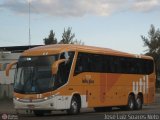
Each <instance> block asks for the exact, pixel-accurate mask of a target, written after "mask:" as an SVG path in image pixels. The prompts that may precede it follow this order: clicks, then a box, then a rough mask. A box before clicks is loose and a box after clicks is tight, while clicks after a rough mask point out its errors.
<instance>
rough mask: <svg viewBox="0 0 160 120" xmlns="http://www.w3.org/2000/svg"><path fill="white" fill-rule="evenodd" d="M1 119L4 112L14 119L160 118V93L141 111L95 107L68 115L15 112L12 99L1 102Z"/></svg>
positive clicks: (62, 113)
mask: <svg viewBox="0 0 160 120" xmlns="http://www.w3.org/2000/svg"><path fill="white" fill-rule="evenodd" d="M0 113H1V115H0V119H2V113H3V114H4V113H5V114H7V115H8V116H9V117H10V119H12V120H15V119H16V120H112V119H113V120H115V119H121V120H128V119H130V120H137V119H139V120H142V119H150V120H151V119H152V120H153V119H154V120H156V119H157V120H159V119H160V94H159V95H157V97H156V101H155V103H153V104H152V105H147V106H143V109H142V110H139V111H136V110H135V111H122V110H120V109H118V108H113V110H112V111H111V112H94V110H93V109H82V110H81V113H80V114H79V115H67V114H66V113H65V112H55V111H53V112H52V114H48V115H45V116H43V117H37V116H34V115H33V114H21V115H18V114H15V110H14V109H13V104H12V102H11V101H1V102H0Z"/></svg>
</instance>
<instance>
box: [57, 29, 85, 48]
mask: <svg viewBox="0 0 160 120" xmlns="http://www.w3.org/2000/svg"><path fill="white" fill-rule="evenodd" d="M74 38H75V34H74V33H72V28H71V27H68V29H67V30H65V28H64V32H63V34H62V40H61V41H60V42H59V43H60V44H81V45H84V43H83V42H82V41H81V40H80V41H78V40H77V39H74Z"/></svg>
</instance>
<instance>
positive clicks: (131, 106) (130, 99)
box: [127, 95, 135, 110]
mask: <svg viewBox="0 0 160 120" xmlns="http://www.w3.org/2000/svg"><path fill="white" fill-rule="evenodd" d="M127 109H128V110H134V109H135V98H134V96H133V95H129V97H128V105H127Z"/></svg>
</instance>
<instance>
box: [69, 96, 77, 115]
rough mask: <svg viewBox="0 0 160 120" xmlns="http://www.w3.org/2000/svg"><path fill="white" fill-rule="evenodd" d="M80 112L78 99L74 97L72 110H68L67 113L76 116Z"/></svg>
mask: <svg viewBox="0 0 160 120" xmlns="http://www.w3.org/2000/svg"><path fill="white" fill-rule="evenodd" d="M79 112H80V103H79V101H78V99H77V97H75V96H73V98H72V100H71V105H70V109H68V110H67V113H68V114H72V115H75V114H78V113H79Z"/></svg>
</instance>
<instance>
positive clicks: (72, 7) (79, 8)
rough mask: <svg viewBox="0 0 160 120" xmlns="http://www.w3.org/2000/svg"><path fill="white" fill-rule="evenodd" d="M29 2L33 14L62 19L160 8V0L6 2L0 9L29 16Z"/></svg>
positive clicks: (35, 0)
mask: <svg viewBox="0 0 160 120" xmlns="http://www.w3.org/2000/svg"><path fill="white" fill-rule="evenodd" d="M28 1H30V2H31V12H32V13H35V14H47V15H50V16H62V17H71V16H72V17H77V16H85V15H98V16H109V15H111V14H113V13H116V12H121V11H125V10H128V9H129V10H131V11H138V12H148V11H151V10H154V9H155V8H158V7H160V0H4V1H3V2H2V3H1V5H0V8H3V9H7V10H10V11H12V12H15V13H18V14H28Z"/></svg>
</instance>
